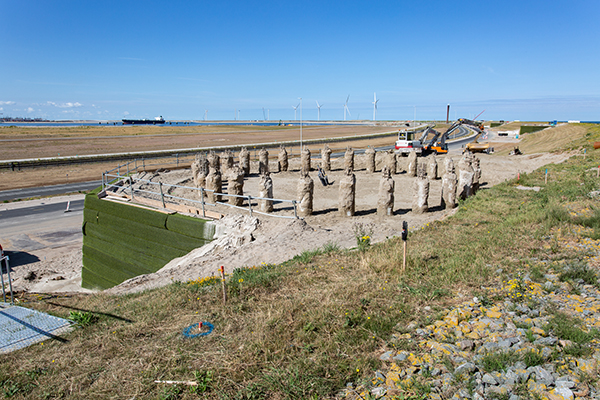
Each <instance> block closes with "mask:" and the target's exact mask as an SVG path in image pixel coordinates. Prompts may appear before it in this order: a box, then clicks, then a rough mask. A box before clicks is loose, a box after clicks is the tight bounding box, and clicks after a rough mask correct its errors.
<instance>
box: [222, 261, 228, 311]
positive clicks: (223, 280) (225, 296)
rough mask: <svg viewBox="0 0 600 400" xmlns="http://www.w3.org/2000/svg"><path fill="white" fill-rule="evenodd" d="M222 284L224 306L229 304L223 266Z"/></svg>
mask: <svg viewBox="0 0 600 400" xmlns="http://www.w3.org/2000/svg"><path fill="white" fill-rule="evenodd" d="M221 284H222V285H223V304H225V303H227V287H226V286H225V267H223V266H222V265H221Z"/></svg>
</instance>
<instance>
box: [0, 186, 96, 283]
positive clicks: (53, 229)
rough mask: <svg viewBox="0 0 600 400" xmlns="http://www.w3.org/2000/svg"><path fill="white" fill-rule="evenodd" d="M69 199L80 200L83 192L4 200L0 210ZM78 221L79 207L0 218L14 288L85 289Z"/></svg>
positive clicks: (61, 202)
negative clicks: (70, 211) (67, 210)
mask: <svg viewBox="0 0 600 400" xmlns="http://www.w3.org/2000/svg"><path fill="white" fill-rule="evenodd" d="M69 200H70V201H72V202H73V201H76V200H83V195H75V196H57V197H51V198H46V199H38V200H32V201H23V202H16V203H7V204H2V205H0V211H9V210H17V209H22V208H26V209H35V208H37V207H40V206H42V205H50V204H60V205H61V206H62V205H63V204H64V205H66V203H67V201H69ZM81 222H82V213H81V211H78V212H72V213H64V212H58V213H52V214H33V213H32V214H31V215H28V216H26V217H22V218H19V219H18V221H15V220H14V219H8V220H4V221H2V223H1V224H0V242H1V243H2V247H3V249H4V251H5V254H6V255H8V256H9V263H10V267H11V278H12V280H13V282H12V284H13V290H14V291H15V292H20V291H28V292H44V293H48V292H87V290H86V289H83V288H82V287H81V267H82V265H81V257H82V254H81V246H82V237H83V236H82V232H81ZM4 277H5V279H6V278H7V275H6V274H5V276H4Z"/></svg>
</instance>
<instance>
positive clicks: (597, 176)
mask: <svg viewBox="0 0 600 400" xmlns="http://www.w3.org/2000/svg"><path fill="white" fill-rule="evenodd" d="M596 178H600V165H598V172H596Z"/></svg>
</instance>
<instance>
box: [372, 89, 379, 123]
mask: <svg viewBox="0 0 600 400" xmlns="http://www.w3.org/2000/svg"><path fill="white" fill-rule="evenodd" d="M377 102H379V100H377V94H375V93H373V121H375V120H376V119H377Z"/></svg>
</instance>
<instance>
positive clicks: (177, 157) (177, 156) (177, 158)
mask: <svg viewBox="0 0 600 400" xmlns="http://www.w3.org/2000/svg"><path fill="white" fill-rule="evenodd" d="M175 159H176V160H177V167H179V153H177V154H175Z"/></svg>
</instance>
